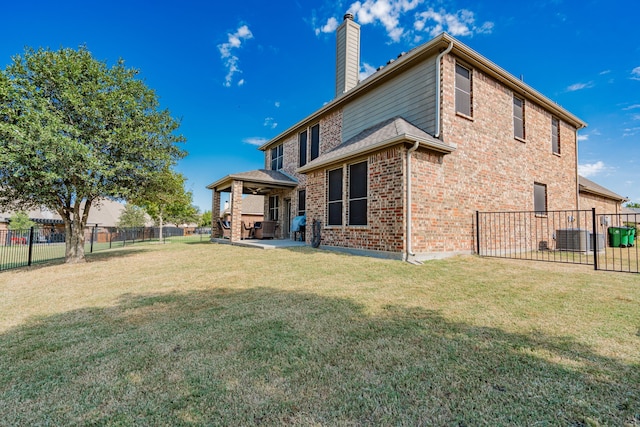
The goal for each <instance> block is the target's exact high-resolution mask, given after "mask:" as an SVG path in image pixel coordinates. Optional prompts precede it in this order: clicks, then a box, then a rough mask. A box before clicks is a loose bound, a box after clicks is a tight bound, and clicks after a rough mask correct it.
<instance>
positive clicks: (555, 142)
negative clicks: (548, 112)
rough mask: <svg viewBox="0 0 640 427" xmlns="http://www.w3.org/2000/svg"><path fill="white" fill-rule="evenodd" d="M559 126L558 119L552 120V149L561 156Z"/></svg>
mask: <svg viewBox="0 0 640 427" xmlns="http://www.w3.org/2000/svg"><path fill="white" fill-rule="evenodd" d="M559 124H560V123H559V122H558V119H556V118H552V119H551V149H552V150H553V152H554V153H558V154H560V138H559Z"/></svg>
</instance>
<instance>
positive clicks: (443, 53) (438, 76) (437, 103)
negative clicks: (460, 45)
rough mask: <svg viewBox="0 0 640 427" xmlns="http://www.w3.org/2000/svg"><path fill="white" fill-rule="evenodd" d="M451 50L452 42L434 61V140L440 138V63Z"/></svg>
mask: <svg viewBox="0 0 640 427" xmlns="http://www.w3.org/2000/svg"><path fill="white" fill-rule="evenodd" d="M451 49H453V42H450V43H449V47H447V48H446V49H445V50H444V51H443V52H442V53H441V54H440V55H438V58H437V59H436V133H435V135H433V136H434V137H436V138H440V109H441V106H440V61H441V60H442V57H443V56H445V55H446V54H447V53H449V52H451Z"/></svg>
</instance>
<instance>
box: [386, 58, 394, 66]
mask: <svg viewBox="0 0 640 427" xmlns="http://www.w3.org/2000/svg"><path fill="white" fill-rule="evenodd" d="M394 62H395V59H390V60H388V61H387V65H389V64H392V63H394Z"/></svg>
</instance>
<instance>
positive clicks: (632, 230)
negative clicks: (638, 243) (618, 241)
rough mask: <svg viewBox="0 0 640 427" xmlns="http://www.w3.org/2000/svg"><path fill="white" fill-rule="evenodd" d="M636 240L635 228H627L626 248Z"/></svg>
mask: <svg viewBox="0 0 640 427" xmlns="http://www.w3.org/2000/svg"><path fill="white" fill-rule="evenodd" d="M635 240H636V228H635V227H629V243H627V247H628V248H630V247H632V246H633V245H634V244H635Z"/></svg>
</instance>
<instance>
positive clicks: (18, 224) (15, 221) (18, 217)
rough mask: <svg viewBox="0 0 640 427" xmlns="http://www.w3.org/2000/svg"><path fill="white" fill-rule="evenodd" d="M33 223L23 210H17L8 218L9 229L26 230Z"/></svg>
mask: <svg viewBox="0 0 640 427" xmlns="http://www.w3.org/2000/svg"><path fill="white" fill-rule="evenodd" d="M34 225H35V222H33V221H31V219H30V218H29V215H28V214H27V213H26V212H25V211H18V212H16V213H14V214H13V215H11V218H9V230H28V229H29V228H31V227H33V226H34Z"/></svg>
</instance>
